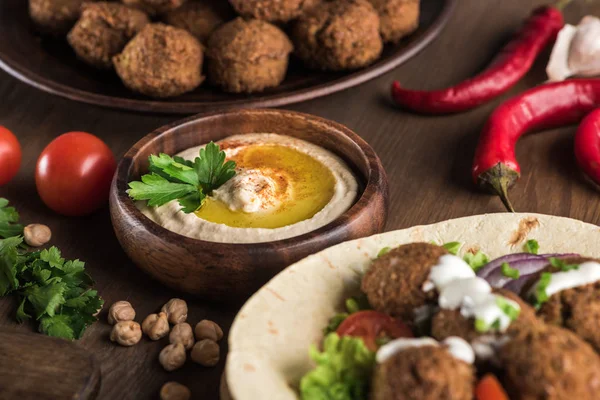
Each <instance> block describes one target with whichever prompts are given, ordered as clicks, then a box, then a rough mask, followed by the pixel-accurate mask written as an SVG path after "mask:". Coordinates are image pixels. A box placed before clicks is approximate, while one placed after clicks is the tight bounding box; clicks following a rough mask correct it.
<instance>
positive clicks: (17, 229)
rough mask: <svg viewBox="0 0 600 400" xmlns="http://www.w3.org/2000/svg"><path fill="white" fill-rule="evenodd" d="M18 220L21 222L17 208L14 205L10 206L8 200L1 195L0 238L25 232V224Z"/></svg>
mask: <svg viewBox="0 0 600 400" xmlns="http://www.w3.org/2000/svg"><path fill="white" fill-rule="evenodd" d="M17 222H19V213H18V212H17V210H15V208H14V207H8V200H7V199H5V198H2V197H0V238H9V237H13V236H19V235H21V234H23V225H20V224H18V223H17Z"/></svg>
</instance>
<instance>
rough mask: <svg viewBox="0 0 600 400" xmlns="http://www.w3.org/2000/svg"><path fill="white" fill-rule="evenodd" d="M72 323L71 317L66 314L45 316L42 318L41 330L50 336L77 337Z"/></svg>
mask: <svg viewBox="0 0 600 400" xmlns="http://www.w3.org/2000/svg"><path fill="white" fill-rule="evenodd" d="M72 323H73V321H72V320H71V317H70V316H69V315H65V314H61V315H55V316H53V317H44V318H42V319H41V320H40V332H42V333H44V334H46V335H48V336H55V337H62V338H65V339H75V333H74V332H73V328H72V327H71V325H72Z"/></svg>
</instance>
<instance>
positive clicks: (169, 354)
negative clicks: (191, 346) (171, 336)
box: [158, 343, 186, 371]
mask: <svg viewBox="0 0 600 400" xmlns="http://www.w3.org/2000/svg"><path fill="white" fill-rule="evenodd" d="M185 359H186V355H185V347H183V345H182V344H181V343H176V344H170V345H168V346H166V347H165V348H164V349H162V351H161V352H160V354H159V355H158V361H160V365H162V366H163V368H164V369H165V370H167V371H175V370H176V369H179V368H181V367H183V364H185Z"/></svg>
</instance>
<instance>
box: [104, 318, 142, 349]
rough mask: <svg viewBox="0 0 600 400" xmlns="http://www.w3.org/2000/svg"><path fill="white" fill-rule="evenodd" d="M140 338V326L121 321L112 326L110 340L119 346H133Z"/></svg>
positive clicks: (135, 323)
mask: <svg viewBox="0 0 600 400" xmlns="http://www.w3.org/2000/svg"><path fill="white" fill-rule="evenodd" d="M141 338H142V329H141V328H140V324H138V323H137V322H135V321H121V322H117V324H116V325H115V326H113V329H112V331H111V332H110V340H111V341H112V342H117V343H119V344H120V345H121V346H133V345H134V344H136V343H137V342H139V341H140V339H141Z"/></svg>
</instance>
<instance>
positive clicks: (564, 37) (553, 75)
mask: <svg viewBox="0 0 600 400" xmlns="http://www.w3.org/2000/svg"><path fill="white" fill-rule="evenodd" d="M576 33H577V28H576V27H575V26H573V25H569V24H566V25H565V26H564V27H563V28H562V29H561V30H560V32H559V33H558V36H557V37H556V42H555V43H554V47H553V48H552V53H551V54H550V61H549V62H548V66H547V67H546V74H547V75H548V79H549V80H550V81H555V82H556V81H562V80H565V79H567V78H568V77H570V76H572V75H573V71H571V69H570V67H569V49H570V47H571V41H572V40H573V37H574V36H575V34H576Z"/></svg>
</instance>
